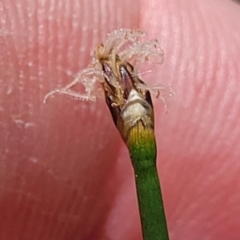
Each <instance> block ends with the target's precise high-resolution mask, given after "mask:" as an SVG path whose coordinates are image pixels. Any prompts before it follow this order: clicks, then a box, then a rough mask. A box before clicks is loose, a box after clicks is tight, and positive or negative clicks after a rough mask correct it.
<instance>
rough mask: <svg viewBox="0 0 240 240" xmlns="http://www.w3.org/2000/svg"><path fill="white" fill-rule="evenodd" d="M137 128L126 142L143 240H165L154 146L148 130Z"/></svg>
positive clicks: (150, 131) (141, 127)
mask: <svg viewBox="0 0 240 240" xmlns="http://www.w3.org/2000/svg"><path fill="white" fill-rule="evenodd" d="M140 125H141V123H140V124H137V126H136V127H135V129H133V130H131V131H132V134H130V138H131V140H130V141H129V142H128V144H127V145H128V148H129V153H130V157H131V160H132V164H133V168H134V172H135V182H136V188H137V196H138V204H139V212H140V217H141V225H142V232H143V239H144V240H168V239H169V238H168V230H167V223H166V218H165V212H164V206H163V199H162V194H161V189H160V183H159V179H158V173H157V167H156V142H155V136H154V133H153V130H152V129H144V127H143V126H140Z"/></svg>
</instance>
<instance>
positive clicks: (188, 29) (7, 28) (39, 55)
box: [0, 0, 240, 240]
mask: <svg viewBox="0 0 240 240" xmlns="http://www.w3.org/2000/svg"><path fill="white" fill-rule="evenodd" d="M239 18H240V5H238V4H237V3H236V2H231V1H228V0H209V1H197V0H180V1H179V0H172V1H167V0H159V1H155V0H147V1H145V0H142V1H135V3H134V5H133V4H132V2H130V1H127V0H123V1H88V0H85V1H84V0H82V1H75V0H68V1H63V0H60V1H52V0H50V1H41V0H39V1H32V0H31V1H30V0H27V1H25V0H16V1H13V0H11V1H7V0H2V1H0V214H1V218H0V239H8V240H13V239H16V240H17V239H26V240H28V239H31V240H35V239H41V240H44V239H51V240H56V239H57V240H62V239H64V240H65V239H67V240H68V239H71V240H77V239H84V240H88V239H91V240H92V239H107V240H112V239H113V240H118V239H141V237H140V236H141V233H140V220H139V215H138V210H137V200H136V190H135V186H134V178H133V171H132V167H131V164H130V160H129V157H128V153H127V150H126V148H125V146H124V144H123V143H122V141H121V139H120V136H119V134H118V132H117V130H116V129H115V127H114V124H113V123H112V119H111V117H110V113H109V112H108V109H107V107H106V105H105V102H104V100H102V99H99V101H97V102H96V103H86V102H77V101H73V100H72V99H70V98H68V97H67V96H55V97H54V98H51V99H49V101H48V103H47V104H45V105H44V104H43V102H42V100H43V97H44V95H45V94H46V93H47V92H48V91H50V90H52V89H54V88H56V87H57V86H58V87H59V86H63V85H65V84H66V83H68V82H69V81H71V79H72V78H73V76H74V74H76V73H77V72H78V71H79V69H81V68H83V67H84V66H86V65H87V64H88V62H89V60H90V57H89V53H90V51H91V50H92V49H93V48H94V47H96V45H98V44H99V43H100V42H101V41H102V40H104V39H105V37H106V34H107V33H108V32H110V31H112V30H114V29H119V28H124V27H127V28H140V29H143V30H147V32H148V36H149V37H151V38H152V37H153V38H158V39H159V42H160V46H161V47H162V48H163V50H164V52H165V60H164V64H163V65H161V66H156V68H155V67H152V65H151V69H153V72H152V73H148V74H144V75H143V77H144V80H145V82H148V83H149V84H152V85H157V84H171V86H172V87H173V89H174V90H175V96H174V97H173V98H171V99H170V100H168V114H164V107H163V104H162V102H161V101H160V100H154V105H155V119H156V122H155V124H156V136H157V140H158V169H159V172H160V179H161V184H162V189H163V197H164V200H165V207H166V215H167V220H168V225H169V230H170V239H173V240H181V239H194V240H198V239H199V240H200V239H205V240H215V239H218V240H225V239H230V240H235V239H236V240H237V239H238V238H239V235H240V229H239V215H240V207H239V202H240V185H239V182H240V174H239V172H240V161H239V159H240V148H239V140H240V127H239V126H240V124H239V119H240V116H239V114H240V94H239V85H240V84H239V82H240V81H239V78H240V67H239V56H240V34H239V33H240V25H239V21H240V19H239Z"/></svg>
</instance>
